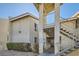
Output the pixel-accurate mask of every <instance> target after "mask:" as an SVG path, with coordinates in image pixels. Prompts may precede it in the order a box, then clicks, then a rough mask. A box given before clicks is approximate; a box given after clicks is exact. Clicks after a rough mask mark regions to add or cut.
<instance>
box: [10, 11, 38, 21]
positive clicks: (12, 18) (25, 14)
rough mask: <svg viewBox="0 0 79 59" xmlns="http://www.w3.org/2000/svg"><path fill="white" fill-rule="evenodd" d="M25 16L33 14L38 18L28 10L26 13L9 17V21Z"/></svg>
mask: <svg viewBox="0 0 79 59" xmlns="http://www.w3.org/2000/svg"><path fill="white" fill-rule="evenodd" d="M25 16H31V17H33V18H35V19H36V20H38V18H37V17H36V16H34V15H32V14H31V13H28V12H26V13H24V14H21V15H19V16H16V17H11V18H9V21H15V20H17V19H20V18H23V17H25Z"/></svg>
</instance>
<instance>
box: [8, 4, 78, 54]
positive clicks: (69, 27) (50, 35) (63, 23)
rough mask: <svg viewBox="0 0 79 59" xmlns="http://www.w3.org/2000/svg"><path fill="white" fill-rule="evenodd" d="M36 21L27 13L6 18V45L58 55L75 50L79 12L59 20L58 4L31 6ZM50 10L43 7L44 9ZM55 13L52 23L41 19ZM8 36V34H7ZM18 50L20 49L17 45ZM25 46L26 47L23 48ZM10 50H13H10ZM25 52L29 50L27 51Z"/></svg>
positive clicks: (76, 46)
mask: <svg viewBox="0 0 79 59" xmlns="http://www.w3.org/2000/svg"><path fill="white" fill-rule="evenodd" d="M35 6H36V8H37V9H38V11H39V14H40V17H39V19H38V18H37V17H35V16H33V15H32V14H30V13H24V14H22V15H19V16H16V17H12V18H10V19H9V35H8V39H7V43H13V44H14V45H15V44H16V45H17V44H22V45H23V46H25V47H22V48H21V49H23V48H25V49H26V50H27V49H28V48H30V49H31V50H32V51H34V52H39V53H40V54H41V53H44V52H49V53H50V52H52V53H54V54H56V55H57V54H60V53H64V52H66V51H68V50H69V49H73V48H78V47H79V37H78V36H79V31H78V30H79V24H78V23H79V20H78V19H79V12H77V13H76V14H75V15H73V16H72V17H71V18H69V19H66V20H63V19H62V18H61V19H62V20H61V19H60V17H59V16H60V8H59V7H60V4H54V3H53V4H43V3H41V4H35ZM49 6H50V7H51V6H52V8H49V9H48V8H47V7H49ZM52 10H55V13H56V14H55V24H47V23H46V20H45V19H44V17H45V16H46V15H47V14H48V13H49V11H52ZM7 34H8V33H7ZM20 47H21V46H20ZM26 47H27V48H26ZM13 49H14V48H13ZM28 50H29V49H28Z"/></svg>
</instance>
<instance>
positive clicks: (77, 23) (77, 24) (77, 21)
mask: <svg viewBox="0 0 79 59" xmlns="http://www.w3.org/2000/svg"><path fill="white" fill-rule="evenodd" d="M76 28H79V20H78V19H77V20H76Z"/></svg>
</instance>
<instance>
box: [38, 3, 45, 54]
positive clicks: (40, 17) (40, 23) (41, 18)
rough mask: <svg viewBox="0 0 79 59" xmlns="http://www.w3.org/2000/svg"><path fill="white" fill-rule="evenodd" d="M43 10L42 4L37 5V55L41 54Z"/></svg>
mask: <svg viewBox="0 0 79 59" xmlns="http://www.w3.org/2000/svg"><path fill="white" fill-rule="evenodd" d="M43 8H44V4H43V3H41V4H40V5H39V26H38V30H39V54H41V53H43V43H44V42H43V41H44V40H43V39H44V38H43V37H44V36H43V18H44V17H43Z"/></svg>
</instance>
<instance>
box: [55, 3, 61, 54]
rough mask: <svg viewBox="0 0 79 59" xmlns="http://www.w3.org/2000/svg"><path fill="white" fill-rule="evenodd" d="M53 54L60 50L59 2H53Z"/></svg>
mask: <svg viewBox="0 0 79 59" xmlns="http://www.w3.org/2000/svg"><path fill="white" fill-rule="evenodd" d="M54 48H55V49H54V50H55V54H57V53H59V52H60V4H59V3H56V4H55V38H54Z"/></svg>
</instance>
